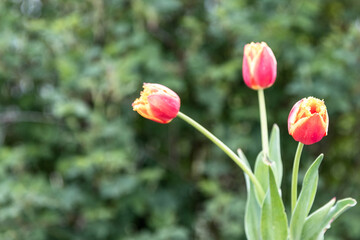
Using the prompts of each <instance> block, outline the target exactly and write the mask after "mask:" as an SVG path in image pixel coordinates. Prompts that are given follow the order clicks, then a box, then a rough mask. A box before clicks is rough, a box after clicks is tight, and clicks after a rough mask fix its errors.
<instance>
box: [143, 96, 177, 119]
mask: <svg viewBox="0 0 360 240" xmlns="http://www.w3.org/2000/svg"><path fill="white" fill-rule="evenodd" d="M148 102H149V105H150V109H151V112H152V115H153V116H154V117H155V118H156V119H158V121H157V122H160V123H168V122H170V121H171V120H172V119H173V118H175V117H176V115H177V113H178V112H179V109H180V100H179V99H176V98H174V97H172V96H169V95H165V94H154V95H150V96H149V97H148ZM154 121H156V120H154Z"/></svg>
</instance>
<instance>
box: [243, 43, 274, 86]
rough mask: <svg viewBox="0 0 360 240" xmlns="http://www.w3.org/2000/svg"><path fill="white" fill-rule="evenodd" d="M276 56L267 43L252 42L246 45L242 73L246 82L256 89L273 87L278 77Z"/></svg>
mask: <svg viewBox="0 0 360 240" xmlns="http://www.w3.org/2000/svg"><path fill="white" fill-rule="evenodd" d="M276 68H277V63H276V58H275V56H274V53H273V52H272V50H271V48H269V46H268V45H267V44H266V43H265V42H261V43H253V42H252V43H250V44H246V45H245V47H244V57H243V67H242V73H243V78H244V82H245V84H246V85H247V86H248V87H250V88H252V89H254V90H258V89H264V88H268V87H271V85H273V84H274V82H275V79H276Z"/></svg>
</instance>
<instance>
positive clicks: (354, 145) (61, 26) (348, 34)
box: [0, 0, 360, 240]
mask: <svg viewBox="0 0 360 240" xmlns="http://www.w3.org/2000/svg"><path fill="white" fill-rule="evenodd" d="M359 12H360V4H359V1H358V0H344V1H338V0H301V1H294V0H292V1H284V0H262V1H260V0H256V1H250V0H227V1H220V0H204V1H193V0H147V1H141V0H83V1H73V0H62V1H61V0H51V1H50V0H5V1H0V36H1V37H0V92H1V94H0V124H1V125H0V140H1V148H0V239H6V240H15V239H27V240H45V239H53V240H57V239H64V240H66V239H76V240H85V239H94V240H97V239H98V240H100V239H101V240H103V239H118V240H120V239H121V240H147V239H156V240H168V239H174V240H185V239H199V240H217V239H227V240H232V239H245V235H244V229H243V213H244V205H245V194H246V191H245V182H244V179H243V175H242V172H241V171H240V169H238V168H236V167H235V165H234V163H233V162H232V161H231V160H229V159H228V158H227V157H226V156H225V155H224V154H223V153H222V152H220V151H219V150H217V149H216V148H215V147H214V146H213V145H212V144H211V143H210V142H209V141H208V140H207V139H204V137H203V136H201V135H200V134H199V133H197V132H196V131H195V130H194V129H192V128H191V127H190V126H187V125H186V124H185V123H184V122H182V121H180V120H178V119H175V120H174V121H173V122H172V123H170V124H168V125H161V124H157V123H154V122H151V121H148V120H145V119H143V118H141V117H140V116H139V115H138V114H137V113H135V112H133V111H132V109H131V103H132V101H133V100H134V99H135V98H136V97H138V95H139V91H140V90H141V85H142V82H156V83H160V84H163V85H166V86H168V87H170V88H172V89H173V90H174V91H176V92H177V93H178V94H179V96H180V97H181V99H182V108H181V110H182V111H183V112H185V113H186V114H189V115H190V116H192V117H193V118H194V119H196V120H198V121H199V122H200V123H202V124H203V125H204V126H206V127H208V128H209V129H210V130H212V131H213V132H214V133H215V135H217V136H219V137H220V138H221V139H222V140H224V142H226V143H227V144H228V145H229V146H230V147H231V148H232V149H234V150H235V149H236V148H238V147H241V148H242V149H243V151H244V152H245V154H246V155H247V156H248V159H249V160H251V159H253V160H254V159H255V156H256V155H257V152H258V151H259V150H260V148H261V146H260V129H259V120H258V105H257V96H256V95H257V94H256V92H254V91H252V90H250V89H248V88H247V87H246V86H245V85H244V83H243V82H242V77H241V64H242V53H243V47H244V45H245V44H246V43H248V42H251V41H266V42H267V43H268V44H269V46H270V47H271V48H272V49H273V51H274V53H275V56H276V58H277V61H278V77H277V81H276V83H275V84H274V86H273V87H272V88H270V89H268V90H266V91H265V94H266V99H267V109H268V117H269V125H270V126H271V124H273V123H277V124H279V126H280V130H281V134H282V142H281V144H282V154H283V160H284V168H285V175H284V180H283V184H284V185H285V186H286V185H287V186H289V182H290V172H291V166H292V159H293V155H294V153H295V148H296V143H295V142H294V141H293V139H292V138H291V137H290V136H288V134H287V123H286V122H287V115H288V112H289V110H290V108H291V107H292V105H293V104H294V103H295V102H296V101H297V100H298V99H300V98H303V97H307V96H309V95H313V96H316V97H318V98H321V99H324V100H325V102H326V104H327V107H328V111H329V114H330V128H329V136H328V137H326V138H324V139H323V140H322V141H321V142H320V143H318V144H315V145H312V146H308V147H305V150H304V156H303V160H302V163H301V169H302V172H301V173H302V174H303V173H304V169H306V167H307V166H309V164H310V163H311V161H312V160H313V159H314V157H315V156H316V155H318V154H319V153H320V152H323V153H325V160H324V162H323V165H322V167H321V169H320V192H319V193H318V197H317V201H318V202H315V203H314V204H315V206H314V207H316V206H318V205H322V204H324V203H325V202H327V201H328V200H329V199H330V198H332V197H333V196H337V197H338V198H342V197H348V196H351V197H355V198H356V199H359V196H360V194H359V188H360V175H359V174H358V173H359V171H360V157H359V156H360V148H359V145H360V130H359V129H360V121H359V119H360V78H359V76H360V67H359V66H360V65H359V64H360V47H359V42H360V19H359V14H358V13H359ZM270 126H269V127H270ZM251 163H252V164H253V161H251ZM300 180H301V179H300ZM284 189H289V187H285V188H284ZM289 195H290V191H284V192H283V196H284V198H285V201H286V202H287V203H289ZM359 220H360V210H359V207H356V208H354V209H352V210H351V211H349V212H347V213H346V214H345V215H344V216H343V217H342V218H340V219H339V220H337V222H336V223H335V224H334V226H332V228H331V229H330V230H329V232H328V233H327V234H326V235H325V236H327V239H329V240H332V239H349V240H350V239H359V238H360V230H359V228H358V222H359Z"/></svg>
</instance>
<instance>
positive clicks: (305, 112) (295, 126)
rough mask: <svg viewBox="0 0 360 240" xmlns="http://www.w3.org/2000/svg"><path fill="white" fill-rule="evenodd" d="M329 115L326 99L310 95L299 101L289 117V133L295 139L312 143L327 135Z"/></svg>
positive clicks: (307, 143) (308, 143) (306, 143)
mask: <svg viewBox="0 0 360 240" xmlns="http://www.w3.org/2000/svg"><path fill="white" fill-rule="evenodd" d="M328 126H329V116H328V113H327V110H326V106H325V103H324V101H322V100H320V99H317V98H314V97H308V98H303V99H301V100H300V101H298V102H297V103H296V104H295V105H294V106H293V108H292V109H291V111H290V114H289V118H288V130H289V134H290V135H291V136H293V138H294V139H295V141H298V142H301V143H303V144H305V145H310V144H313V143H316V142H318V141H320V140H321V139H322V138H323V137H324V136H326V135H327V132H328Z"/></svg>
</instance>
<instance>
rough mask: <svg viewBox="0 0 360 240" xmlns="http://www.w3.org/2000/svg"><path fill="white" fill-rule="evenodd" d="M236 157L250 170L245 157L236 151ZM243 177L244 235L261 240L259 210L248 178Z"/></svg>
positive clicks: (252, 186)
mask: <svg viewBox="0 0 360 240" xmlns="http://www.w3.org/2000/svg"><path fill="white" fill-rule="evenodd" d="M238 155H239V157H240V159H241V160H242V161H243V162H244V164H245V165H247V166H248V167H249V168H250V164H249V162H248V160H247V158H246V157H245V155H244V153H243V152H242V151H241V150H240V149H238ZM244 175H245V181H246V189H247V199H246V207H245V233H246V237H247V239H248V240H261V236H260V213H261V208H260V205H259V204H258V202H257V200H256V196H255V188H254V185H253V184H252V182H251V181H250V179H249V176H248V175H246V174H244Z"/></svg>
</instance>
